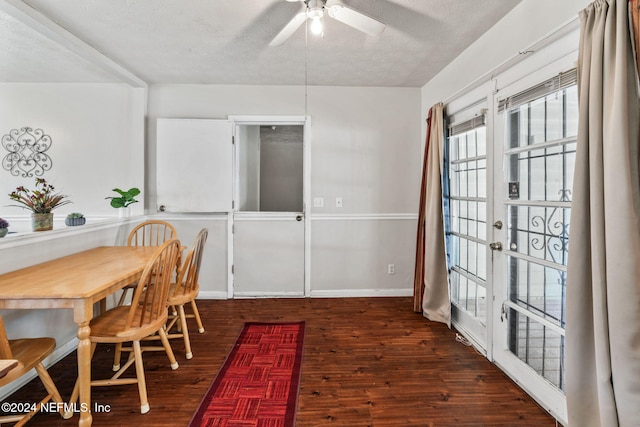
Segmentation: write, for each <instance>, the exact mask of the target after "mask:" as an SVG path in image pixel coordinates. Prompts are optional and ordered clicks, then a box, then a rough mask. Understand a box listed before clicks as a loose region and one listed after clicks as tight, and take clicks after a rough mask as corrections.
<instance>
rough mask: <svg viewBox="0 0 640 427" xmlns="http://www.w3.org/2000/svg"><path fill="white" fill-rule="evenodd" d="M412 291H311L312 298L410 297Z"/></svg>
mask: <svg viewBox="0 0 640 427" xmlns="http://www.w3.org/2000/svg"><path fill="white" fill-rule="evenodd" d="M412 295H413V289H330V290H315V291H314V290H312V291H311V297H312V298H366V297H410V296H412Z"/></svg>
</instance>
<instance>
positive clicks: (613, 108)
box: [566, 0, 640, 427]
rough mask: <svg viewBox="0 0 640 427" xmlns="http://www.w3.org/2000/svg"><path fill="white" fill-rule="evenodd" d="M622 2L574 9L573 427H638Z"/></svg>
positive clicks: (630, 82) (639, 368) (633, 208)
mask: <svg viewBox="0 0 640 427" xmlns="http://www.w3.org/2000/svg"><path fill="white" fill-rule="evenodd" d="M628 5H629V3H628V1H627V0H618V1H616V0H597V1H594V2H593V3H591V4H590V5H589V6H588V7H587V8H586V9H584V10H583V11H581V13H580V19H581V35H580V49H579V58H578V97H579V117H580V121H579V128H578V141H577V150H576V165H575V173H574V187H573V201H572V206H571V232H570V236H571V237H570V239H571V241H570V247H569V259H568V266H567V327H566V371H567V388H566V393H567V411H568V418H569V425H571V426H580V427H585V426H602V427H614V426H637V425H638V423H639V422H640V174H639V172H638V171H639V164H640V151H639V143H638V127H639V126H640V120H639V105H638V82H637V75H636V62H635V58H634V54H633V50H632V38H631V32H630V28H629V9H628Z"/></svg>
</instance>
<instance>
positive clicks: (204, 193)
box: [156, 119, 233, 212]
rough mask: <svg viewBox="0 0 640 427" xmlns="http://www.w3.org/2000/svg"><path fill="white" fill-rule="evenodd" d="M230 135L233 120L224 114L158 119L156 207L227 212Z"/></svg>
mask: <svg viewBox="0 0 640 427" xmlns="http://www.w3.org/2000/svg"><path fill="white" fill-rule="evenodd" d="M231 136H232V126H231V122H230V121H228V120H210V119H158V123H157V146H156V153H157V156H156V167H157V172H156V181H157V191H158V197H157V201H158V203H157V204H158V206H157V209H158V210H159V211H163V212H231V210H232V208H231V204H232V200H233V197H232V195H233V145H232V139H231ZM212 183H215V185H212Z"/></svg>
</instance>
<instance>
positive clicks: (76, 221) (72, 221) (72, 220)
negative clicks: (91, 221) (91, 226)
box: [64, 212, 87, 227]
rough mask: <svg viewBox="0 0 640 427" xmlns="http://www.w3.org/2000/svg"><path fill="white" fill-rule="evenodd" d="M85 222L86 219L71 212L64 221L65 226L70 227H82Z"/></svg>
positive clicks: (78, 213)
mask: <svg viewBox="0 0 640 427" xmlns="http://www.w3.org/2000/svg"><path fill="white" fill-rule="evenodd" d="M85 222H87V219H86V218H85V217H84V215H83V214H81V213H80V212H72V213H70V214H69V215H67V217H66V218H65V219H64V223H65V225H68V226H70V227H73V226H76V225H84V223H85Z"/></svg>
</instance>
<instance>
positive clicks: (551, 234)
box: [530, 190, 571, 264]
mask: <svg viewBox="0 0 640 427" xmlns="http://www.w3.org/2000/svg"><path fill="white" fill-rule="evenodd" d="M559 194H560V201H561V202H570V201H571V190H560V192H559ZM559 211H560V208H557V207H556V208H553V209H552V210H551V212H550V214H549V215H546V218H544V217H543V216H542V215H535V216H533V217H531V225H532V226H534V227H536V228H540V227H542V229H543V230H544V231H543V233H541V234H542V235H541V236H538V237H534V238H532V239H531V241H530V244H531V247H533V248H534V249H535V250H538V251H546V252H548V253H549V256H550V257H551V260H552V261H553V262H555V263H558V264H564V263H565V262H566V256H567V252H568V250H569V247H568V245H569V223H568V222H567V221H566V220H565V218H562V220H557V219H556V220H554V217H555V216H556V214H557V213H558V212H559ZM557 254H561V255H562V259H558V258H557V256H556V255H557Z"/></svg>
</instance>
